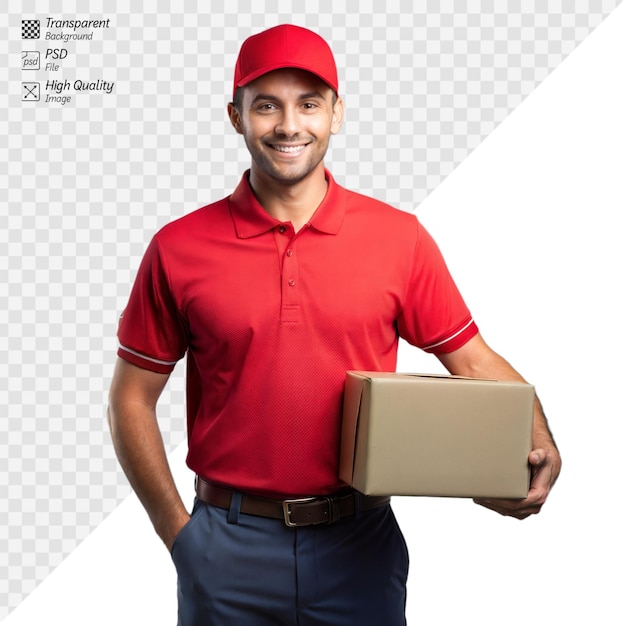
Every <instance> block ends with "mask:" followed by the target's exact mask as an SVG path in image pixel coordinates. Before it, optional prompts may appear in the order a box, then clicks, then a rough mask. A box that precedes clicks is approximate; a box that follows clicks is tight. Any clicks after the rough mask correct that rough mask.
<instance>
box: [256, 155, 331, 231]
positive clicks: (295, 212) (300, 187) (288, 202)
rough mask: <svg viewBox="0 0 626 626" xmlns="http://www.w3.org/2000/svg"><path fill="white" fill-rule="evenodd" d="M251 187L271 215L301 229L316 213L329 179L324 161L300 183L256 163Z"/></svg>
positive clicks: (296, 228) (295, 228)
mask: <svg viewBox="0 0 626 626" xmlns="http://www.w3.org/2000/svg"><path fill="white" fill-rule="evenodd" d="M250 187H252V191H253V192H254V195H255V196H256V198H257V200H258V201H259V203H260V205H261V206H262V207H263V208H264V209H265V211H267V213H268V214H269V215H271V216H272V217H273V218H275V219H277V220H279V221H281V222H291V223H292V225H293V227H294V230H296V231H298V230H300V229H301V228H302V227H303V226H304V225H305V224H307V223H308V222H309V220H310V219H311V218H312V217H313V214H314V213H315V211H316V210H317V207H318V206H319V205H320V204H321V202H322V200H323V199H324V196H325V195H326V189H327V187H328V183H327V181H326V177H325V175H324V165H323V164H322V163H320V164H319V166H318V167H316V168H315V169H314V170H313V171H312V172H311V173H310V174H309V175H308V176H306V177H305V178H303V179H302V180H300V181H298V182H296V183H282V182H279V181H276V180H275V179H273V178H270V177H269V176H267V175H266V174H265V173H264V172H262V171H259V170H258V168H255V167H254V166H253V167H252V168H251V169H250Z"/></svg>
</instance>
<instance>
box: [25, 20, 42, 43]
mask: <svg viewBox="0 0 626 626" xmlns="http://www.w3.org/2000/svg"><path fill="white" fill-rule="evenodd" d="M39 37H40V32H39V20H22V39H39Z"/></svg>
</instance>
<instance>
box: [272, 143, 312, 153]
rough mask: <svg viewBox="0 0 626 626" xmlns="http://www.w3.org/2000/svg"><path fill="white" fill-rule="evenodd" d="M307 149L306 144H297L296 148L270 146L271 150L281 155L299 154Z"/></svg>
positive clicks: (277, 145)
mask: <svg viewBox="0 0 626 626" xmlns="http://www.w3.org/2000/svg"><path fill="white" fill-rule="evenodd" d="M306 147H307V144H305V143H304V144H299V145H297V146H285V145H280V144H272V148H273V149H274V150H276V151H277V152H282V153H283V154H299V153H300V152H302V151H303V150H304V149H305V148H306Z"/></svg>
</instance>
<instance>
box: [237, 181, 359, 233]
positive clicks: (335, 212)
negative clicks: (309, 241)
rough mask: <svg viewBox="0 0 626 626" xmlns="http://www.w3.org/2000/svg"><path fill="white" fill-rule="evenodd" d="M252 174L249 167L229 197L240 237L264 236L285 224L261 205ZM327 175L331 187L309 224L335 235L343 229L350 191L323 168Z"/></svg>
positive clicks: (318, 229) (322, 231) (320, 230)
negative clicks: (348, 192) (252, 184)
mask: <svg viewBox="0 0 626 626" xmlns="http://www.w3.org/2000/svg"><path fill="white" fill-rule="evenodd" d="M249 175H250V170H247V171H246V172H244V174H243V176H242V177H241V181H240V182H239V184H238V185H237V187H236V189H235V191H233V193H232V194H231V196H230V197H229V198H228V205H229V208H230V213H231V215H232V217H233V221H234V223H235V230H236V232H237V236H238V237H239V238H241V239H248V238H250V237H256V236H258V235H262V234H263V233H266V232H267V231H269V230H271V229H272V228H275V227H276V226H278V225H279V224H282V222H280V221H279V220H277V219H275V218H273V217H272V216H271V215H269V214H268V213H267V212H266V211H265V209H264V208H263V207H262V206H261V205H260V204H259V201H258V200H257V199H256V196H255V195H254V193H253V191H252V188H251V187H250V180H249ZM324 175H325V177H326V180H327V182H328V189H327V190H326V195H325V196H324V199H323V200H322V202H321V204H320V205H319V206H318V207H317V210H316V211H315V213H314V214H313V217H312V218H311V220H310V221H309V224H310V225H311V227H312V228H314V229H315V230H317V231H319V232H321V233H326V234H328V235H336V234H337V233H338V232H339V229H340V228H341V224H342V223H343V218H344V215H345V213H346V199H347V192H346V190H345V189H344V188H343V187H341V186H339V185H338V184H337V183H336V182H335V179H334V178H333V177H332V174H331V173H330V172H329V171H328V170H327V169H325V170H324Z"/></svg>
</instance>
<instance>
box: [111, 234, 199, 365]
mask: <svg viewBox="0 0 626 626" xmlns="http://www.w3.org/2000/svg"><path fill="white" fill-rule="evenodd" d="M117 336H118V339H119V343H120V346H119V349H118V356H119V357H121V358H122V359H125V360H126V361H129V362H131V363H133V364H134V365H138V366H139V367H142V368H144V369H148V370H152V371H154V372H158V373H162V374H169V373H170V372H171V371H172V370H173V369H174V366H175V365H176V363H177V362H178V361H179V360H180V359H181V358H182V357H183V356H184V354H185V352H186V350H187V343H188V332H187V329H186V324H185V322H184V319H183V318H182V316H181V314H180V312H179V310H178V307H177V306H176V303H175V301H174V298H173V297H172V293H171V288H170V283H169V280H168V275H167V271H166V266H165V262H164V258H163V254H162V251H161V249H160V246H159V242H158V240H157V238H156V237H155V238H154V239H153V240H152V241H151V243H150V245H149V246H148V248H147V250H146V253H145V255H144V257H143V259H142V261H141V265H140V266H139V270H138V272H137V277H136V279H135V283H134V285H133V288H132V290H131V294H130V297H129V300H128V304H127V306H126V308H125V309H124V312H123V314H122V316H121V318H120V323H119V327H118V333H117Z"/></svg>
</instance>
